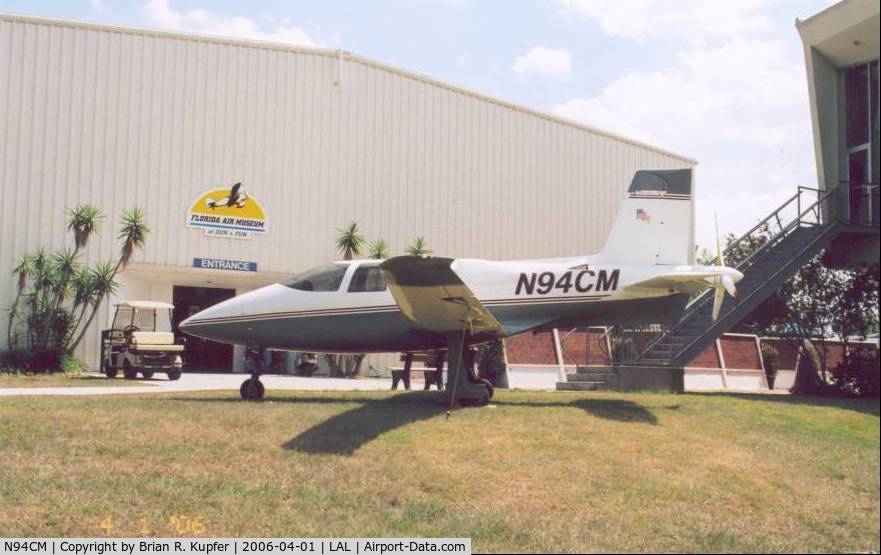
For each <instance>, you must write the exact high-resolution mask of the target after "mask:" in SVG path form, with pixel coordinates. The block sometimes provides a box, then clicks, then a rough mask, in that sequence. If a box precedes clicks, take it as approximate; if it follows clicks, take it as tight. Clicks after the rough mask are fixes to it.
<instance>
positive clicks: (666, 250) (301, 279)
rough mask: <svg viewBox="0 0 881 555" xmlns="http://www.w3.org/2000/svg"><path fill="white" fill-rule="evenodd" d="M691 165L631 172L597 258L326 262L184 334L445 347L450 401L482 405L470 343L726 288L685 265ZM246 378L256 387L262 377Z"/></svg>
mask: <svg viewBox="0 0 881 555" xmlns="http://www.w3.org/2000/svg"><path fill="white" fill-rule="evenodd" d="M693 227H694V226H693V202H692V187H691V170H651V171H649V170H642V171H638V172H637V173H636V174H635V176H634V178H633V181H632V182H631V184H630V187H629V189H628V191H627V193H626V196H625V198H624V201H623V204H622V207H621V209H620V211H619V212H618V214H617V216H616V219H615V221H614V223H613V225H612V229H611V231H610V233H609V236H608V239H607V240H606V244H605V247H604V248H603V250H602V251H600V252H599V253H598V254H595V255H589V256H576V257H571V258H557V259H543V260H513V261H489V260H477V259H470V258H459V259H453V258H442V257H419V256H398V257H395V258H391V259H388V260H385V261H380V260H352V261H344V262H332V263H329V264H326V265H324V266H320V267H318V268H314V269H312V270H309V271H307V272H304V273H302V274H300V275H297V276H295V277H293V278H291V279H289V280H287V281H285V282H282V283H277V284H274V285H269V286H266V287H263V288H261V289H257V290H255V291H251V292H249V293H245V294H243V295H240V296H237V297H235V298H233V299H230V300H227V301H224V302H222V303H220V304H217V305H215V306H212V307H210V308H208V309H206V310H204V311H202V312H200V313H198V314H196V315H194V316H192V317H190V318H188V319H186V320H185V321H183V322H182V323H181V325H180V328H181V329H182V330H183V331H185V332H186V333H188V334H192V335H196V336H199V337H203V338H206V339H210V340H213V341H220V342H225V343H234V344H246V345H260V346H263V347H266V348H272V349H285V350H297V351H318V352H335V353H373V352H420V351H440V350H445V351H446V352H447V362H448V379H447V384H446V399H447V401H448V402H449V403H450V404H453V403H454V402H456V401H460V402H466V403H484V402H487V401H488V400H489V399H490V396H491V394H492V392H491V388H490V387H487V385H486V384H484V383H481V382H479V381H477V380H475V379H474V377H473V374H474V373H473V371H472V369H471V368H469V365H470V364H472V363H471V362H470V360H471V357H469V356H467V353H468V349H469V347H470V346H472V345H476V344H480V343H484V342H487V341H490V340H493V339H497V338H503V337H509V336H512V335H516V334H519V333H523V332H526V331H530V330H535V329H542V328H545V329H546V328H552V327H564V326H565V327H575V326H587V325H591V326H595V325H622V324H624V325H627V324H629V325H633V324H644V323H665V322H672V321H675V320H677V319H678V318H679V317H680V315H681V314H682V312H683V311H684V309H685V305H686V303H687V301H688V297H689V296H690V295H691V294H692V293H695V292H697V291H701V290H703V289H706V288H710V287H712V288H714V289H715V290H716V292H715V293H716V295H715V302H714V306H713V318H714V319H715V318H716V317H717V316H718V314H719V311H720V309H721V306H722V300H723V298H724V295H725V292H727V293H728V294H730V295H732V296H734V295H735V294H736V289H735V284H736V283H737V282H738V281H740V280H741V279H742V278H743V274H741V273H740V272H739V271H737V270H736V269H734V268H729V267H726V266H724V265H722V260H721V256H720V257H719V260H718V265H715V266H703V265H694V264H690V263H689V261H690V260H691V257H692V252H691V251H692V248H691V245H692V243H693V239H692V236H693V235H692V234H693ZM250 383H251V384H252V385H253V386H259V387H250V388H249V387H247V386H246V384H243V388H242V391H243V396H246V397H248V395H246V394H245V393H244V392H245V391H251V392H252V393H251V394H250V396H251V397H255V396H256V397H260V396H262V393H263V388H262V385H260V384H259V381H258V376H256V375H255V376H253V377H252V378H251V382H250Z"/></svg>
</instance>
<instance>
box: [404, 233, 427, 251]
mask: <svg viewBox="0 0 881 555" xmlns="http://www.w3.org/2000/svg"><path fill="white" fill-rule="evenodd" d="M431 253H432V251H430V250H429V249H428V247H427V246H426V244H425V239H423V238H422V236H421V235H420V236H418V237H416V240H415V241H413V243H412V244H411V245H410V246H408V247H407V254H410V255H413V256H428V255H429V254H431Z"/></svg>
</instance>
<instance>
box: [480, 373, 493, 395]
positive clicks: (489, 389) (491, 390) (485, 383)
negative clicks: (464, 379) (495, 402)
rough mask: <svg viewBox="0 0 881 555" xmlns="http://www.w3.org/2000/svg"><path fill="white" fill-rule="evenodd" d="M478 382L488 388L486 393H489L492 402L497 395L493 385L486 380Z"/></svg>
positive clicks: (481, 379) (482, 379)
mask: <svg viewBox="0 0 881 555" xmlns="http://www.w3.org/2000/svg"><path fill="white" fill-rule="evenodd" d="M478 381H479V382H480V383H482V384H483V386H484V387H486V392H487V393H489V398H490V400H491V399H492V398H493V395H494V394H495V388H494V387H493V383H492V382H491V381H489V380H488V379H486V378H480V380H478Z"/></svg>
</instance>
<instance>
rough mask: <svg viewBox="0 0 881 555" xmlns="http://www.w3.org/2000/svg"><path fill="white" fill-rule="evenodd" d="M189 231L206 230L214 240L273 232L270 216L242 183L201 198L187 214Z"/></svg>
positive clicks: (222, 188)
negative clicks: (267, 218) (216, 238)
mask: <svg viewBox="0 0 881 555" xmlns="http://www.w3.org/2000/svg"><path fill="white" fill-rule="evenodd" d="M187 227H195V228H200V229H204V230H205V235H208V236H210V237H227V238H233V239H247V238H248V237H250V236H251V235H252V234H263V233H266V232H267V231H268V230H269V226H268V222H267V220H266V212H264V211H263V207H262V206H260V203H259V202H257V199H255V198H254V197H252V196H250V195H249V194H248V193H247V192H245V187H244V186H243V185H242V184H241V183H236V184H234V185H232V186H229V187H217V188H215V189H209V190H207V191H205V192H203V193H202V194H201V195H199V196H198V197H197V198H196V200H194V201H193V203H192V204H191V205H190V209H189V211H188V212H187Z"/></svg>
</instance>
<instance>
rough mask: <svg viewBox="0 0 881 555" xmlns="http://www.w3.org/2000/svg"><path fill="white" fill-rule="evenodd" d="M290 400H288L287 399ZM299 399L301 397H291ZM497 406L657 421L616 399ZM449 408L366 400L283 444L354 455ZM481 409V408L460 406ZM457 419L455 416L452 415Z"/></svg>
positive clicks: (408, 400)
mask: <svg viewBox="0 0 881 555" xmlns="http://www.w3.org/2000/svg"><path fill="white" fill-rule="evenodd" d="M286 401H287V400H286ZM290 401H293V402H299V401H300V400H299V399H290ZM494 403H495V404H496V405H498V406H511V407H515V406H523V407H549V408H560V407H573V408H578V409H581V410H584V411H585V412H587V413H589V414H591V415H593V416H596V417H597V418H603V419H607V420H614V421H618V422H640V423H647V424H651V425H655V424H657V418H655V416H654V414H652V413H651V412H650V411H649V410H647V409H646V408H644V407H642V406H640V405H638V404H636V403H633V402H630V401H622V400H614V399H596V400H592V399H577V400H575V401H572V402H570V403H562V404H561V403H542V402H530V401H524V402H507V401H499V402H494ZM446 410H447V407H446V406H445V405H442V404H441V403H439V402H438V401H437V398H436V397H435V396H432V397H429V396H427V395H425V394H420V393H407V394H402V395H396V396H394V397H389V398H386V399H370V400H366V401H365V402H364V404H363V405H361V406H360V407H358V408H356V409H353V410H349V411H346V412H343V413H340V414H337V415H335V416H333V417H331V418H328V419H327V420H325V421H323V422H321V423H319V424H317V425H315V426H313V427H311V428H309V429H308V430H306V431H305V432H303V433H301V434H299V435H298V436H297V437H295V438H293V439H292V440H290V441H288V442H287V443H285V444H284V448H285V449H289V450H292V451H298V452H301V453H310V454H334V455H352V454H353V453H354V452H355V451H357V450H358V449H359V448H361V447H362V446H363V445H365V444H367V443H369V442H370V441H372V440H374V439H376V438H377V437H379V436H380V435H382V434H384V433H386V432H389V431H391V430H394V429H397V428H399V427H401V426H405V425H407V424H410V423H412V422H417V421H421V420H427V419H429V418H433V417H435V416H438V415H440V414H443V413H444V412H446ZM458 410H481V409H458ZM453 418H455V415H454V416H453Z"/></svg>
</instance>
